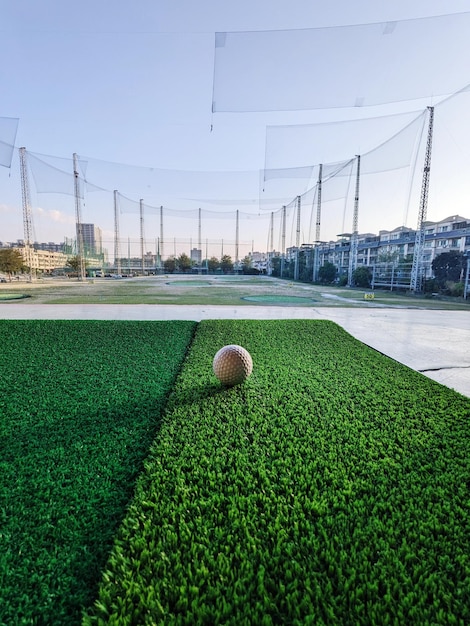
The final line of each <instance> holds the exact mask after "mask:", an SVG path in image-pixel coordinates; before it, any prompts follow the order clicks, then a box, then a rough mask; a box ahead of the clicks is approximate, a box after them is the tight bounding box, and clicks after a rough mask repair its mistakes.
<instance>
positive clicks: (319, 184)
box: [315, 163, 323, 241]
mask: <svg viewBox="0 0 470 626" xmlns="http://www.w3.org/2000/svg"><path fill="white" fill-rule="evenodd" d="M322 177H323V165H322V164H321V163H320V165H319V168H318V182H317V221H316V224H315V241H320V225H321V188H322Z"/></svg>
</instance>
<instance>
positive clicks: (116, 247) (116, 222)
mask: <svg viewBox="0 0 470 626" xmlns="http://www.w3.org/2000/svg"><path fill="white" fill-rule="evenodd" d="M114 263H115V265H116V272H117V273H118V274H121V252H120V249H119V200H118V192H117V190H116V189H115V190H114Z"/></svg>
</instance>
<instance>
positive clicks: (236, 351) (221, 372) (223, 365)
mask: <svg viewBox="0 0 470 626" xmlns="http://www.w3.org/2000/svg"><path fill="white" fill-rule="evenodd" d="M212 367H213V370H214V374H215V375H216V376H217V378H218V379H219V380H220V382H221V383H223V384H224V385H227V386H228V387H233V386H234V385H239V384H240V383H242V382H243V381H244V380H246V379H247V378H248V376H249V375H250V374H251V372H252V370H253V361H252V359H251V355H250V353H249V352H248V350H245V348H242V347H241V346H237V345H234V344H231V345H229V346H224V347H223V348H221V349H220V350H219V351H218V352H217V354H216V355H215V357H214V361H213V363H212Z"/></svg>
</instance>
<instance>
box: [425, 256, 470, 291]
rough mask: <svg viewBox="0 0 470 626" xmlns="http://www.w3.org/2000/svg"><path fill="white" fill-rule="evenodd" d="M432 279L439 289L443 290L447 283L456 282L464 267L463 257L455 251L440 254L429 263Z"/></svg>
mask: <svg viewBox="0 0 470 626" xmlns="http://www.w3.org/2000/svg"><path fill="white" fill-rule="evenodd" d="M431 267H432V270H433V272H434V277H435V279H436V280H437V283H438V285H439V287H440V288H441V289H444V288H445V286H446V282H447V281H451V282H454V283H455V282H458V281H459V280H460V277H461V275H462V270H463V269H464V267H465V257H464V255H463V254H462V252H458V251H457V250H455V251H453V250H451V251H449V252H442V253H441V254H438V255H437V257H436V258H435V259H434V260H433V262H432V263H431Z"/></svg>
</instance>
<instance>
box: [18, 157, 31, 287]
mask: <svg viewBox="0 0 470 626" xmlns="http://www.w3.org/2000/svg"><path fill="white" fill-rule="evenodd" d="M19 152H20V175H21V196H22V200H23V232H24V250H25V261H26V263H27V265H28V267H29V280H30V282H32V281H33V277H34V272H33V251H32V249H31V244H32V236H33V218H32V212H31V196H30V191H29V181H28V164H27V161H26V148H20V150H19Z"/></svg>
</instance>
